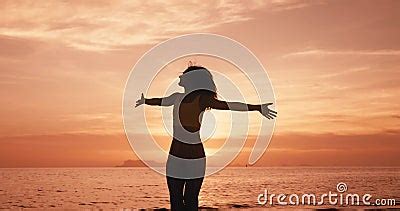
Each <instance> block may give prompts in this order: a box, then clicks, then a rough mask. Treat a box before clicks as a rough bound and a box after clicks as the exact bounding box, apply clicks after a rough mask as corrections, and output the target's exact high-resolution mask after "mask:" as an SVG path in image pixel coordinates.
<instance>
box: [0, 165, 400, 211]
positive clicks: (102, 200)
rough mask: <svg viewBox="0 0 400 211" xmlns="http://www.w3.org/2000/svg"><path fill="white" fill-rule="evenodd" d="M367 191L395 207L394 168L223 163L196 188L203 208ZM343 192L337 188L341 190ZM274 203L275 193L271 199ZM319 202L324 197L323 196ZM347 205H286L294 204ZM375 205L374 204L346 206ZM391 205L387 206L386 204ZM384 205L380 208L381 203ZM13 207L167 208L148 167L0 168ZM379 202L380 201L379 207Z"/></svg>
mask: <svg viewBox="0 0 400 211" xmlns="http://www.w3.org/2000/svg"><path fill="white" fill-rule="evenodd" d="M340 182H343V183H345V184H346V185H347V191H346V192H344V193H351V194H354V193H357V194H359V195H360V196H362V195H364V194H366V193H368V194H371V195H372V199H371V200H370V201H372V200H374V199H377V198H380V199H395V200H396V203H397V205H395V206H396V207H400V205H399V202H400V168H383V167H382V168H365V167H363V168H358V167H357V168H356V167H351V168H349V167H343V168H339V167H335V168H331V167H320V168H316V167H279V168H256V167H248V168H226V169H224V170H222V171H220V172H218V173H217V174H214V175H212V176H209V177H206V178H205V180H204V183H203V186H202V189H201V192H200V206H201V207H203V208H243V209H263V208H270V207H274V208H287V207H288V206H282V205H277V204H273V205H270V204H269V202H268V203H267V204H265V205H260V204H258V203H257V198H258V196H259V194H262V193H264V192H265V190H268V193H274V194H277V195H278V194H287V195H290V194H298V195H300V196H301V194H305V193H307V194H315V195H317V196H318V195H321V194H323V193H328V192H329V191H331V192H336V193H337V184H338V183H340ZM344 193H343V194H344ZM273 201H274V202H275V203H276V199H274V200H273ZM324 201H325V202H326V201H327V200H324ZM349 206H350V205H329V204H324V205H322V206H313V205H291V206H289V207H294V208H310V207H311V208H323V207H336V208H342V207H347V208H348V207H349ZM350 207H352V208H377V206H370V207H367V206H357V205H355V206H350ZM387 207H393V206H387ZM387 207H386V208H387ZM9 208H10V209H15V208H40V209H42V208H46V209H47V208H59V209H67V208H72V209H76V208H79V209H81V208H83V209H111V208H117V209H122V208H128V209H137V208H149V209H158V208H169V196H168V189H167V185H166V180H165V177H164V176H162V175H159V174H158V173H155V172H154V171H152V170H150V169H148V168H20V169H17V168H14V169H0V209H9ZM381 208H383V207H381Z"/></svg>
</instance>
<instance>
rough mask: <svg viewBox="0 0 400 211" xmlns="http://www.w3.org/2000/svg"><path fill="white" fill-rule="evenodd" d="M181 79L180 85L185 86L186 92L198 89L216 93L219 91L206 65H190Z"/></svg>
mask: <svg viewBox="0 0 400 211" xmlns="http://www.w3.org/2000/svg"><path fill="white" fill-rule="evenodd" d="M179 79H180V80H179V86H182V87H184V88H185V91H186V92H193V91H198V90H207V91H210V92H212V93H214V94H216V92H217V87H216V86H215V83H214V79H213V76H212V75H211V73H210V71H209V70H207V69H206V68H205V67H201V66H189V67H188V68H187V69H186V70H185V71H183V73H182V75H180V76H179Z"/></svg>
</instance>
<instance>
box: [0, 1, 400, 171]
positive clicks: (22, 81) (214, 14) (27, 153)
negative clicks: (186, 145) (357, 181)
mask: <svg viewBox="0 0 400 211" xmlns="http://www.w3.org/2000/svg"><path fill="white" fill-rule="evenodd" d="M399 11H400V2H399V1H387V0H382V1H356V0H354V1H345V0H338V1H296V0H273V1H174V0H173V1H40V2H39V1H2V2H1V3H0V108H1V109H0V115H1V118H0V167H61V166H115V165H118V164H121V163H122V162H123V161H124V160H127V159H137V158H136V156H135V154H134V152H133V151H132V149H131V148H130V146H129V143H128V141H127V139H126V137H125V134H124V129H123V123H122V115H121V112H122V96H123V91H124V86H125V82H126V79H127V78H128V75H129V73H130V70H131V68H132V67H133V65H134V64H135V63H136V62H137V61H138V59H139V58H140V57H141V56H142V55H143V54H144V53H145V52H146V51H147V50H149V49H150V48H151V47H153V46H154V45H156V44H157V43H159V42H161V41H164V40H166V39H169V38H172V37H174V36H178V35H182V34H187V33H194V32H209V33H215V34H220V35H224V36H227V37H230V38H232V39H235V40H237V41H239V42H240V43H242V44H243V45H245V46H246V47H248V48H249V49H250V50H251V51H252V52H253V53H254V54H255V55H256V56H257V57H258V58H259V60H260V62H261V63H262V64H263V65H264V67H265V68H266V70H267V71H268V75H269V77H270V79H271V82H272V84H273V87H274V91H275V95H276V101H277V102H276V103H277V104H276V108H277V110H278V111H279V113H278V115H279V117H278V119H277V122H276V127H275V133H274V135H273V138H272V140H271V144H270V146H269V148H268V150H267V151H266V153H265V154H264V155H263V157H262V158H261V160H259V161H258V163H257V164H256V165H257V166H287V165H313V166H343V165H350V166H399V165H400V159H399V158H400V112H399V111H400V98H399V96H400V95H399V94H400V92H399V91H400V83H399V79H400V39H399V37H400V21H399V20H400V13H399ZM196 60H197V62H198V63H200V64H201V65H204V66H207V65H210V66H212V67H215V68H218V67H220V68H221V69H220V71H221V72H222V73H225V74H231V75H232V77H233V78H235V77H236V79H239V76H236V75H235V74H234V71H235V70H234V69H229V68H228V67H227V68H222V67H224V65H223V64H222V62H218V61H214V60H212V59H210V58H205V57H204V58H203V57H196ZM186 62H187V61H186V60H185V59H183V60H181V61H178V62H176V63H174V64H173V65H171V66H172V67H174V68H169V69H171V71H175V72H176V74H167V76H165V77H164V78H161V80H163V81H165V83H166V84H168V83H172V82H173V81H174V80H175V79H176V77H177V76H178V75H179V74H178V73H179V72H181V71H182V70H183V69H184V68H185V67H186V66H185V64H186ZM213 65H214V66H213ZM175 67H176V68H175ZM249 71H251V70H249ZM160 77H161V76H160ZM217 85H218V84H217ZM219 86H223V84H222V85H219ZM163 90H165V89H164V88H163V87H162V89H157V88H155V89H154V90H151V92H150V93H149V94H152V95H151V96H159V95H161V94H162V93H163V92H162V91H163ZM138 97H139V96H138ZM248 103H252V101H251V98H250V100H249V102H248ZM151 109H153V108H151ZM221 115H222V114H221ZM217 116H218V115H217ZM260 116H261V115H260ZM157 117H158V116H157V115H155V116H149V121H150V122H152V121H153V124H152V125H153V128H152V129H154V130H155V131H156V132H154V134H153V135H154V136H155V137H156V138H157V139H158V140H160V141H161V142H163V143H164V144H165V145H166V146H168V144H169V142H170V139H171V137H170V136H168V134H167V133H166V132H165V131H163V126H162V125H159V126H157V124H155V123H157V122H158V120H157ZM216 135H217V136H216V137H214V138H215V139H220V138H222V137H223V136H224V133H223V132H220V133H219V134H216ZM252 139H253V140H254V136H253V134H250V135H249V137H248V141H249V143H248V146H250V147H251V140H252ZM209 147H210V148H209V149H208V150H211V148H212V147H213V146H212V145H210V146H209ZM247 156H248V154H247V153H246V151H244V152H243V153H242V154H241V155H240V156H239V157H238V159H237V160H236V161H235V163H234V164H237V165H245V163H246V161H247Z"/></svg>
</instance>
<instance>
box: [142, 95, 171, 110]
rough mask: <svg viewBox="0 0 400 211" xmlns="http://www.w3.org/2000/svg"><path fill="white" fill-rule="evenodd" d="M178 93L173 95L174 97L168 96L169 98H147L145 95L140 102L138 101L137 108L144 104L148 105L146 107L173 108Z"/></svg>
mask: <svg viewBox="0 0 400 211" xmlns="http://www.w3.org/2000/svg"><path fill="white" fill-rule="evenodd" d="M177 94H178V93H173V94H172V95H170V96H168V97H163V98H149V99H147V98H145V97H144V95H143V93H142V95H141V97H140V99H139V100H137V101H136V106H135V107H138V106H140V105H142V104H146V105H157V106H171V105H173V104H174V101H175V98H176V96H177Z"/></svg>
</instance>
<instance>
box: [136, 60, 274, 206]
mask: <svg viewBox="0 0 400 211" xmlns="http://www.w3.org/2000/svg"><path fill="white" fill-rule="evenodd" d="M179 78H180V82H179V85H180V86H182V87H184V89H185V92H184V93H174V94H172V95H170V96H168V97H164V98H151V99H146V98H144V95H143V94H142V96H141V98H140V99H139V100H138V101H137V102H136V106H139V105H141V104H147V105H157V106H174V119H173V121H174V134H173V136H174V137H173V140H172V143H171V147H170V151H169V154H170V157H169V158H168V162H167V172H168V169H180V166H178V165H179V164H177V163H176V162H175V161H172V160H173V158H175V159H179V158H182V159H186V160H190V159H193V160H195V159H197V160H199V159H203V160H204V162H203V163H201V164H199V165H190V166H189V167H188V168H186V169H185V168H184V167H182V168H181V169H183V170H182V171H184V172H183V173H185V171H191V170H192V169H193V168H199V169H202V168H204V169H202V170H200V172H201V173H200V175H196V176H194V177H193V178H190V177H189V178H185V177H180V176H174V175H175V174H174V172H173V171H174V170H170V172H172V173H171V174H168V173H167V184H168V189H169V193H170V202H171V210H179V211H180V210H188V211H189V210H197V209H198V195H199V192H200V188H201V185H202V182H203V179H204V171H205V152H204V147H203V144H202V142H201V141H200V136H199V131H200V127H201V120H202V116H203V112H204V111H206V110H207V109H219V110H233V111H259V112H260V113H261V114H262V115H263V116H265V117H266V118H268V119H273V118H275V117H276V112H275V111H273V110H270V109H269V108H268V106H269V105H271V104H272V103H267V104H262V105H251V104H245V103H240V102H225V101H221V100H219V99H218V98H217V94H216V87H215V83H214V81H213V78H212V75H211V73H210V72H209V71H208V70H207V69H206V68H204V67H201V66H189V67H188V68H187V69H186V70H185V71H184V72H183V74H182V75H181V76H179ZM170 160H171V161H170ZM189 168H192V169H189ZM194 170H196V169H194Z"/></svg>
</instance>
